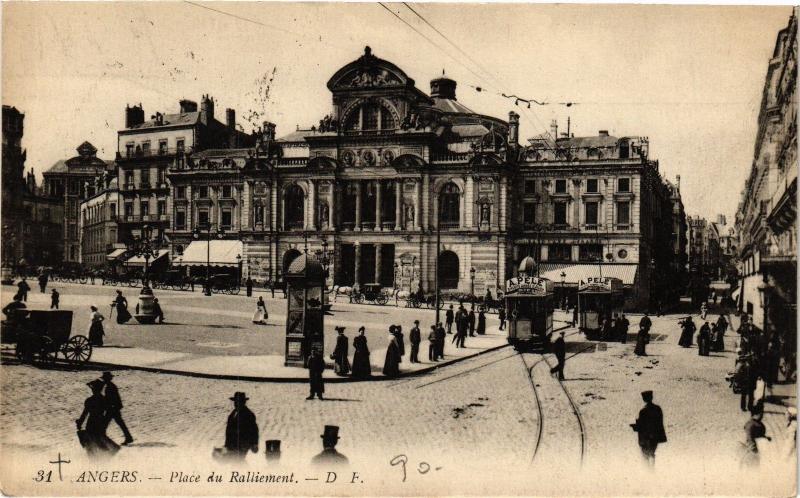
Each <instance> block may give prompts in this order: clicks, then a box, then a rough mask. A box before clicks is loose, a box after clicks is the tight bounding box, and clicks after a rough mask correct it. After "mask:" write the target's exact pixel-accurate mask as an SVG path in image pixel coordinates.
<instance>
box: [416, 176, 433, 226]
mask: <svg viewBox="0 0 800 498" xmlns="http://www.w3.org/2000/svg"><path fill="white" fill-rule="evenodd" d="M430 192H431V179H430V177H429V176H428V175H427V174H426V175H425V176H423V177H422V205H421V206H420V208H421V210H419V211H417V217H422V220H421V226H422V229H423V230H424V229H427V228H428V227H429V226H431V224H430V219H431V218H430V215H429V213H430V211H431V202H430V198H431V193H430ZM423 211H424V212H423Z"/></svg>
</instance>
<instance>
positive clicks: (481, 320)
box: [445, 303, 486, 348]
mask: <svg viewBox="0 0 800 498" xmlns="http://www.w3.org/2000/svg"><path fill="white" fill-rule="evenodd" d="M454 323H455V325H456V334H455V336H454V337H453V341H452V342H453V343H455V345H456V347H457V348H463V347H466V345H465V340H466V338H467V335H469V336H470V337H475V333H476V332H477V333H478V335H484V334H486V313H485V312H484V310H483V309H482V308H481V309H480V310H478V314H477V320H476V315H475V304H474V303H473V304H472V307H471V308H470V310H469V311H467V310H466V308H464V303H459V305H458V311H455V312H454V311H453V305H452V304H451V305H450V308H449V309H448V310H447V311H446V312H445V324H447V333H448V334H452V333H453V324H454ZM476 325H477V330H476Z"/></svg>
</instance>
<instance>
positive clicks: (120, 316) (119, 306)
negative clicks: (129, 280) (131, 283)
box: [111, 290, 131, 325]
mask: <svg viewBox="0 0 800 498" xmlns="http://www.w3.org/2000/svg"><path fill="white" fill-rule="evenodd" d="M111 304H112V305H113V306H114V308H116V310H117V323H118V324H120V325H122V324H123V323H128V320H130V319H131V314H130V312H129V311H128V300H127V299H125V296H123V295H122V291H119V290H118V291H117V297H115V298H114V302H113V303H111Z"/></svg>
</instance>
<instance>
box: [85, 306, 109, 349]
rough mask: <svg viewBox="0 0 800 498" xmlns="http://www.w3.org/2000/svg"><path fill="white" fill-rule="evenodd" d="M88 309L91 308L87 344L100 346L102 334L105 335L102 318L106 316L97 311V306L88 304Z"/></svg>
mask: <svg viewBox="0 0 800 498" xmlns="http://www.w3.org/2000/svg"><path fill="white" fill-rule="evenodd" d="M89 309H91V310H92V314H91V317H90V319H91V323H90V325H89V344H91V345H92V346H97V347H100V346H102V345H103V336H104V335H105V330H103V320H105V319H106V318H105V317H104V316H103V315H102V314H101V313H100V312H99V311H97V306H90V307H89Z"/></svg>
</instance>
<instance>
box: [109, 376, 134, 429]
mask: <svg viewBox="0 0 800 498" xmlns="http://www.w3.org/2000/svg"><path fill="white" fill-rule="evenodd" d="M102 378H103V382H104V383H105V393H103V394H104V395H105V397H106V404H107V405H108V409H107V410H106V416H107V417H108V420H109V421H111V420H113V421H114V422H116V423H117V425H118V426H119V428H120V429H122V434H123V435H124V436H125V441H124V442H123V443H122V444H131V443H132V442H133V436H131V433H130V431H129V430H128V426H127V425H125V421H124V420H122V413H120V412H121V410H122V398H120V396H119V389H118V388H117V385H116V384H114V383H113V382H111V379H113V378H114V376H113V375H112V374H111V372H103V375H102Z"/></svg>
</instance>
